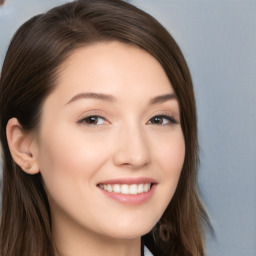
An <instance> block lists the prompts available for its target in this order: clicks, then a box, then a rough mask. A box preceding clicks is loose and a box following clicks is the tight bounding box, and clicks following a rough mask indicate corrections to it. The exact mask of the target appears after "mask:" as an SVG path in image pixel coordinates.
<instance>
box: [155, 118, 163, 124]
mask: <svg viewBox="0 0 256 256" xmlns="http://www.w3.org/2000/svg"><path fill="white" fill-rule="evenodd" d="M154 123H156V124H160V123H162V118H160V117H155V118H154Z"/></svg>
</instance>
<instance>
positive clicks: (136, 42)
mask: <svg viewBox="0 0 256 256" xmlns="http://www.w3.org/2000/svg"><path fill="white" fill-rule="evenodd" d="M0 95H1V96H0V111H1V112H0V117H1V119H0V120H1V121H0V123H1V142H2V148H3V195H2V220H1V236H0V241H1V250H0V252H1V255H2V256H13V255H19V256H21V255H22V256H23V255H24V256H25V255H26V256H28V255H29V256H31V255H33V256H34V255H35V256H43V255H45V256H46V255H47V256H48V255H55V256H64V255H68V256H72V255H75V256H80V255H81V256H82V255H91V256H94V255H134V256H136V255H143V253H145V255H151V254H149V253H150V252H149V250H150V251H151V252H152V253H153V255H204V248H203V230H202V226H201V224H202V221H203V220H207V216H206V213H205V210H204V208H203V206H202V204H201V202H200V198H199V195H198V190H197V164H198V142H197V127H196V108H195V100H194V94H193V87H192V81H191V77H190V74H189V70H188V67H187V64H186V62H185V60H184V57H183V55H182V53H181V51H180V49H179V47H178V45H177V44H176V42H175V41H174V39H173V38H172V37H171V36H170V35H169V34H168V32H167V31H166V30H165V29H164V28H163V27H162V26H161V25H160V24H159V23H158V22H157V21H156V20H155V19H154V18H152V17H151V16H150V15H148V14H146V13H144V12H143V11H141V10H139V9H137V8H136V7H134V6H132V5H130V4H128V3H125V2H123V1H119V0H109V1H104V0H94V1H90V0H84V1H82V0H80V1H75V2H72V3H68V4H65V5H62V6H60V7H56V8H54V9H52V10H50V11H49V12H47V13H45V14H41V15H38V16H35V17H33V18H32V19H30V20H29V21H27V22H26V23H25V24H24V25H22V26H21V27H20V29H19V30H18V31H17V33H16V34H15V36H14V38H13V40H12V42H11V44H10V46H9V49H8V51H7V54H6V58H5V61H4V65H3V69H2V74H1V80H0Z"/></svg>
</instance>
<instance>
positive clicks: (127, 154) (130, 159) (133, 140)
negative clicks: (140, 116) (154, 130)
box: [114, 122, 150, 168]
mask: <svg viewBox="0 0 256 256" xmlns="http://www.w3.org/2000/svg"><path fill="white" fill-rule="evenodd" d="M114 162H115V164H117V165H126V166H130V167H131V168H140V167H143V166H145V165H147V164H148V163H149V162H150V151H149V145H148V140H147V136H146V133H145V131H144V129H143V126H142V125H140V124H139V122H129V123H126V124H123V125H122V126H121V127H120V130H119V134H118V138H117V141H116V148H115V153H114Z"/></svg>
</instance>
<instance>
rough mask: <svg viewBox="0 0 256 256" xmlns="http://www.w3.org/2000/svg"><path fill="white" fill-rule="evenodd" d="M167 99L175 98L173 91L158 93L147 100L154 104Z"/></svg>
mask: <svg viewBox="0 0 256 256" xmlns="http://www.w3.org/2000/svg"><path fill="white" fill-rule="evenodd" d="M168 100H177V96H176V95H175V94H174V93H170V94H164V95H160V96H157V97H155V98H153V99H151V100H150V101H149V104H150V105H154V104H159V103H164V102H166V101H168Z"/></svg>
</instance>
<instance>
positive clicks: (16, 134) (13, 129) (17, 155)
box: [6, 118, 39, 174]
mask: <svg viewBox="0 0 256 256" xmlns="http://www.w3.org/2000/svg"><path fill="white" fill-rule="evenodd" d="M6 136H7V141H8V146H9V149H10V152H11V155H12V158H13V160H14V161H15V162H16V164H17V165H19V166H20V167H21V169H22V170H23V171H24V172H26V173H28V174H36V173H38V172H39V167H38V163H37V160H36V156H35V155H34V152H32V144H33V141H34V138H33V136H32V134H30V133H28V132H26V131H24V129H23V128H22V126H21V125H20V123H19V121H18V120H17V118H11V119H10V120H9V121H8V123H7V126H6Z"/></svg>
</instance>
